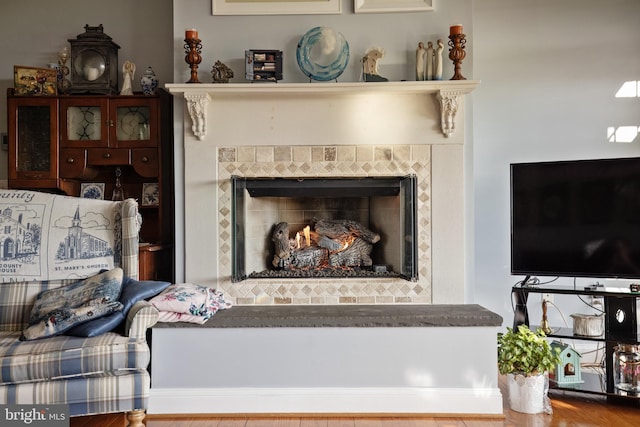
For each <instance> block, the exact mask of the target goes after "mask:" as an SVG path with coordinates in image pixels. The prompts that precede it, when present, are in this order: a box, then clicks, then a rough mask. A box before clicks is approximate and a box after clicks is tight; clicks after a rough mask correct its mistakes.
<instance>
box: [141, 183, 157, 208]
mask: <svg viewBox="0 0 640 427" xmlns="http://www.w3.org/2000/svg"><path fill="white" fill-rule="evenodd" d="M159 204H160V187H158V183H157V182H151V183H147V182H145V183H144V184H142V206H158V205H159Z"/></svg>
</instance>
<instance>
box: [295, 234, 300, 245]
mask: <svg viewBox="0 0 640 427" xmlns="http://www.w3.org/2000/svg"><path fill="white" fill-rule="evenodd" d="M296 248H297V249H300V232H299V231H298V232H297V233H296Z"/></svg>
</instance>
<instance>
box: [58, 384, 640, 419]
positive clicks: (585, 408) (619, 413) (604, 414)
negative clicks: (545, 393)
mask: <svg viewBox="0 0 640 427" xmlns="http://www.w3.org/2000/svg"><path fill="white" fill-rule="evenodd" d="M503 396H504V392H503ZM550 397H551V406H552V407H553V414H551V415H546V414H536V415H527V414H522V413H519V412H515V411H511V410H510V409H508V405H507V404H506V402H505V405H504V407H505V411H504V416H503V417H492V418H487V417H473V418H469V417H392V416H388V417H387V416H358V417H353V416H331V417H327V416H323V415H318V416H290V415H275V414H274V415H262V416H256V415H251V416H233V417H229V416H224V417H220V416H200V415H197V416H179V417H169V416H164V415H163V416H158V415H148V416H147V417H146V419H145V422H146V425H147V427H511V426H515V427H521V426H523V427H555V426H558V427H569V426H576V427H606V426H616V427H637V426H640V406H637V405H636V406H633V407H631V406H621V405H613V404H609V403H607V401H606V400H605V399H603V398H601V397H599V396H585V395H576V394H566V395H562V394H556V393H552V394H551V395H550ZM125 425H126V422H125V418H124V415H123V414H107V415H96V416H87V417H74V418H71V423H70V427H123V426H125Z"/></svg>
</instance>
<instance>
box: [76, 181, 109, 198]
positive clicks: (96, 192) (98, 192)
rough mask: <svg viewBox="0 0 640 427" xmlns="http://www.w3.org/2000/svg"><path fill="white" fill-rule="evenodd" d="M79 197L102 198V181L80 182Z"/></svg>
mask: <svg viewBox="0 0 640 427" xmlns="http://www.w3.org/2000/svg"><path fill="white" fill-rule="evenodd" d="M80 197H82V198H84V199H96V200H104V182H83V183H82V184H80Z"/></svg>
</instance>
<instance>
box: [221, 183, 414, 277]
mask: <svg viewBox="0 0 640 427" xmlns="http://www.w3.org/2000/svg"><path fill="white" fill-rule="evenodd" d="M231 185H232V200H231V208H232V220H233V222H234V227H233V228H232V230H233V233H234V235H233V236H232V242H233V248H232V249H233V267H232V280H233V281H234V282H238V281H242V280H244V279H246V278H256V279H259V278H269V279H274V278H310V277H313V278H323V277H402V278H405V279H406V280H411V281H415V280H417V278H418V275H417V241H416V240H417V239H416V236H417V229H416V228H417V226H416V207H417V203H416V194H417V192H416V177H415V175H408V176H399V177H366V178H245V177H238V176H233V177H232V178H231Z"/></svg>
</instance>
